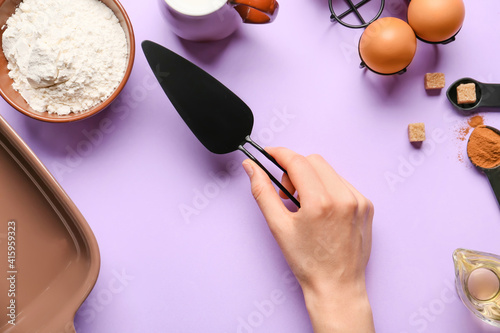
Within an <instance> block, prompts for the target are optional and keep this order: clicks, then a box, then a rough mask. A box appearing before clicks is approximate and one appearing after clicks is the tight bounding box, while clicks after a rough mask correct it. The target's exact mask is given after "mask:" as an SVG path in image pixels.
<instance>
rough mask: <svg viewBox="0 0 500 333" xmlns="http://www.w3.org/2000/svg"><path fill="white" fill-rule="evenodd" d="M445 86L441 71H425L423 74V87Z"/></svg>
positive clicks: (436, 87)
mask: <svg viewBox="0 0 500 333" xmlns="http://www.w3.org/2000/svg"><path fill="white" fill-rule="evenodd" d="M444 86H445V79H444V74H443V73H427V74H425V89H426V90H430V89H442V88H444Z"/></svg>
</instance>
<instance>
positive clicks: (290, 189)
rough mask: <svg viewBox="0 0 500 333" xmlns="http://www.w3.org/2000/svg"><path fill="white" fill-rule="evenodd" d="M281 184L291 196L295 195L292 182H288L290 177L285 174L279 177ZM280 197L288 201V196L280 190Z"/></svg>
mask: <svg viewBox="0 0 500 333" xmlns="http://www.w3.org/2000/svg"><path fill="white" fill-rule="evenodd" d="M281 184H282V185H283V186H284V187H285V188H286V189H287V191H288V192H290V193H291V194H292V195H294V194H295V186H293V184H292V181H291V180H290V177H288V175H287V174H286V173H284V174H283V176H282V177H281ZM280 197H282V198H283V199H289V198H288V196H287V195H286V194H285V192H283V191H282V190H280Z"/></svg>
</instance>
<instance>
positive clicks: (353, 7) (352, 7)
mask: <svg viewBox="0 0 500 333" xmlns="http://www.w3.org/2000/svg"><path fill="white" fill-rule="evenodd" d="M333 1H334V0H328V6H329V7H330V13H331V15H330V21H331V22H332V23H335V22H338V23H340V24H341V25H343V26H344V27H347V28H350V29H361V28H366V27H367V26H368V25H370V24H371V23H373V22H374V21H376V20H377V19H378V18H379V17H380V15H382V12H383V10H384V7H385V0H381V1H380V8H379V10H378V12H377V14H376V15H375V16H374V17H373V18H372V19H370V20H369V21H368V22H367V20H366V19H365V18H364V17H363V16H362V15H361V13H360V12H359V10H358V9H359V8H360V7H361V6H363V5H366V4H367V3H368V2H370V1H371V0H361V1H360V2H358V3H353V2H352V0H345V1H346V2H347V5H348V6H349V9H347V10H346V11H344V12H343V13H341V14H338V15H337V13H336V12H335V10H334V8H333ZM349 14H354V15H355V16H356V17H357V18H358V20H359V22H360V23H359V24H351V23H347V22H345V21H343V20H342V19H343V18H344V17H346V16H348V15H349ZM358 52H359V49H358ZM359 56H360V58H361V59H363V58H362V57H361V54H360V55H359ZM359 68H361V69H363V68H368V69H369V70H370V71H372V72H374V73H377V74H380V75H394V74H403V73H405V72H406V68H404V69H402V70H401V71H399V72H397V73H390V74H385V73H379V72H377V71H374V70H373V69H371V68H370V67H369V66H367V65H366V63H365V62H364V61H363V60H361V63H360V65H359Z"/></svg>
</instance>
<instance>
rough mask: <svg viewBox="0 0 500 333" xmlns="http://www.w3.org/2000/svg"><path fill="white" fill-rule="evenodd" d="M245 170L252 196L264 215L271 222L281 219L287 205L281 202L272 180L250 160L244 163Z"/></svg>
mask: <svg viewBox="0 0 500 333" xmlns="http://www.w3.org/2000/svg"><path fill="white" fill-rule="evenodd" d="M242 165H243V168H244V169H245V172H246V173H247V175H248V177H249V178H250V184H251V187H252V194H253V197H254V198H255V201H257V204H258V205H259V208H260V210H261V211H262V214H264V217H265V218H266V220H267V221H268V223H269V222H270V220H275V219H276V218H278V219H279V217H280V216H281V214H283V212H284V209H285V210H286V208H285V205H284V204H283V201H281V199H280V197H279V195H278V192H276V189H275V188H274V186H273V184H272V182H271V179H270V178H269V177H268V176H267V174H266V173H265V172H264V170H262V169H261V168H260V167H259V166H258V165H257V164H255V162H253V161H252V160H250V159H246V160H244V161H243V164H242Z"/></svg>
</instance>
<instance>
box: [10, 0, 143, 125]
mask: <svg viewBox="0 0 500 333" xmlns="http://www.w3.org/2000/svg"><path fill="white" fill-rule="evenodd" d="M101 1H102V2H103V3H104V4H105V5H106V6H108V7H109V8H110V9H111V10H112V11H113V12H114V13H115V15H116V17H117V18H118V20H119V21H120V24H121V26H122V28H123V30H124V31H125V36H126V38H127V42H128V48H129V49H128V51H129V56H128V63H127V68H126V70H125V75H124V77H123V79H122V81H121V82H120V84H119V85H118V87H117V88H116V89H115V91H114V92H113V93H112V94H111V95H110V96H109V97H108V98H107V99H106V100H104V101H103V102H101V103H100V104H98V105H96V106H94V107H92V108H91V109H89V110H86V111H83V112H79V113H70V114H69V115H65V116H59V115H57V114H49V113H48V112H43V113H42V112H37V111H35V110H33V109H32V108H31V107H30V106H29V105H28V103H27V102H26V101H25V100H24V98H23V97H22V96H21V94H19V93H18V92H17V91H15V90H14V88H12V83H13V81H12V79H11V78H10V77H9V75H8V73H9V71H8V69H7V59H5V55H4V53H3V52H2V51H1V50H0V95H2V97H3V98H4V99H5V100H6V101H7V103H9V104H10V105H12V106H13V107H14V108H15V109H16V110H18V111H19V112H22V113H24V114H25V115H27V116H29V117H31V118H35V119H38V120H42V121H47V122H52V123H65V122H70V121H76V120H81V119H84V118H87V117H90V116H93V115H95V114H96V113H98V112H99V111H101V110H103V109H105V108H106V107H107V106H108V105H109V104H110V103H111V102H112V101H113V100H114V99H115V98H116V97H117V96H118V95H119V94H120V92H121V91H122V89H123V87H124V86H125V84H126V83H127V80H128V78H129V76H130V73H131V72H132V66H133V65H134V58H135V38H134V30H133V28H132V23H131V22H130V19H129V17H128V15H127V13H126V12H125V9H124V8H123V6H122V5H121V4H120V2H119V1H118V0H101ZM21 2H22V1H21V0H0V27H2V26H3V25H4V24H5V23H6V22H7V19H8V18H9V17H10V16H11V15H12V14H13V13H14V11H15V10H16V8H17V6H18V5H19V4H20V3H21ZM4 31H5V30H0V49H1V47H2V35H3V32H4Z"/></svg>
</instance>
